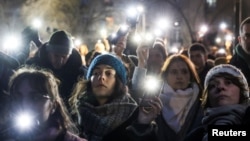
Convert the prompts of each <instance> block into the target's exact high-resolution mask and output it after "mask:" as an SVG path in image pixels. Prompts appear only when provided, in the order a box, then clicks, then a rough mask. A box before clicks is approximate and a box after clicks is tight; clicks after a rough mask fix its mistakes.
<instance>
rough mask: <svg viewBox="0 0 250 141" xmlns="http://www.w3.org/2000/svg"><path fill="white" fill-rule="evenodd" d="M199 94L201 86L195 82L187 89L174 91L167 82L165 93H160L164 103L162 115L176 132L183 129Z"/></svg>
mask: <svg viewBox="0 0 250 141" xmlns="http://www.w3.org/2000/svg"><path fill="white" fill-rule="evenodd" d="M198 94H199V88H198V85H197V84H195V83H193V84H192V86H191V87H189V88H187V89H185V90H177V91H174V90H173V89H172V88H171V87H170V86H169V85H168V84H167V83H165V85H164V88H163V93H162V94H161V95H160V99H161V101H162V103H163V109H162V115H163V118H164V120H165V122H166V123H167V124H168V125H169V126H170V128H171V129H173V130H174V131H175V132H176V133H178V132H179V131H180V130H181V127H182V125H183V124H184V123H185V121H186V117H187V115H188V113H189V110H190V109H191V107H192V105H193V103H194V102H195V99H197V96H198Z"/></svg>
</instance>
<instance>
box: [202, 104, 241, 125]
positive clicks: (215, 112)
mask: <svg viewBox="0 0 250 141" xmlns="http://www.w3.org/2000/svg"><path fill="white" fill-rule="evenodd" d="M245 110H246V106H244V105H239V104H237V105H227V106H221V107H216V108H208V109H207V112H206V114H205V116H204V117H203V119H202V124H203V125H239V124H241V122H242V119H243V116H244V115H245Z"/></svg>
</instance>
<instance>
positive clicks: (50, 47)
mask: <svg viewBox="0 0 250 141" xmlns="http://www.w3.org/2000/svg"><path fill="white" fill-rule="evenodd" d="M72 49H73V41H72V39H71V38H70V36H69V35H68V34H67V33H66V32H65V31H56V32H54V33H53V34H52V35H51V37H50V39H49V42H48V44H47V51H49V52H53V53H60V54H71V53H72Z"/></svg>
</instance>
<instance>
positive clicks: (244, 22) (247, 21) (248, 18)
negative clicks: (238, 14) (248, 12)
mask: <svg viewBox="0 0 250 141" xmlns="http://www.w3.org/2000/svg"><path fill="white" fill-rule="evenodd" d="M245 24H250V17H247V18H246V19H244V20H243V21H242V22H241V24H240V35H241V34H242V32H243V26H244V25H245Z"/></svg>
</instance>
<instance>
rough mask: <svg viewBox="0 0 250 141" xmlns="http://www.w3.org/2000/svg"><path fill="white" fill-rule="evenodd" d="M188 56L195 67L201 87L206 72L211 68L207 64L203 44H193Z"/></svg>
mask: <svg viewBox="0 0 250 141" xmlns="http://www.w3.org/2000/svg"><path fill="white" fill-rule="evenodd" d="M188 56H189V58H190V59H191V60H192V62H193V63H194V65H195V68H196V71H197V72H198V75H199V78H200V82H201V86H203V83H204V80H205V77H206V74H207V72H208V71H209V70H210V69H211V68H212V67H213V66H212V65H210V64H209V63H208V62H207V51H206V48H205V46H204V45H203V44H201V43H193V44H192V45H191V46H190V47H189V49H188Z"/></svg>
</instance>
